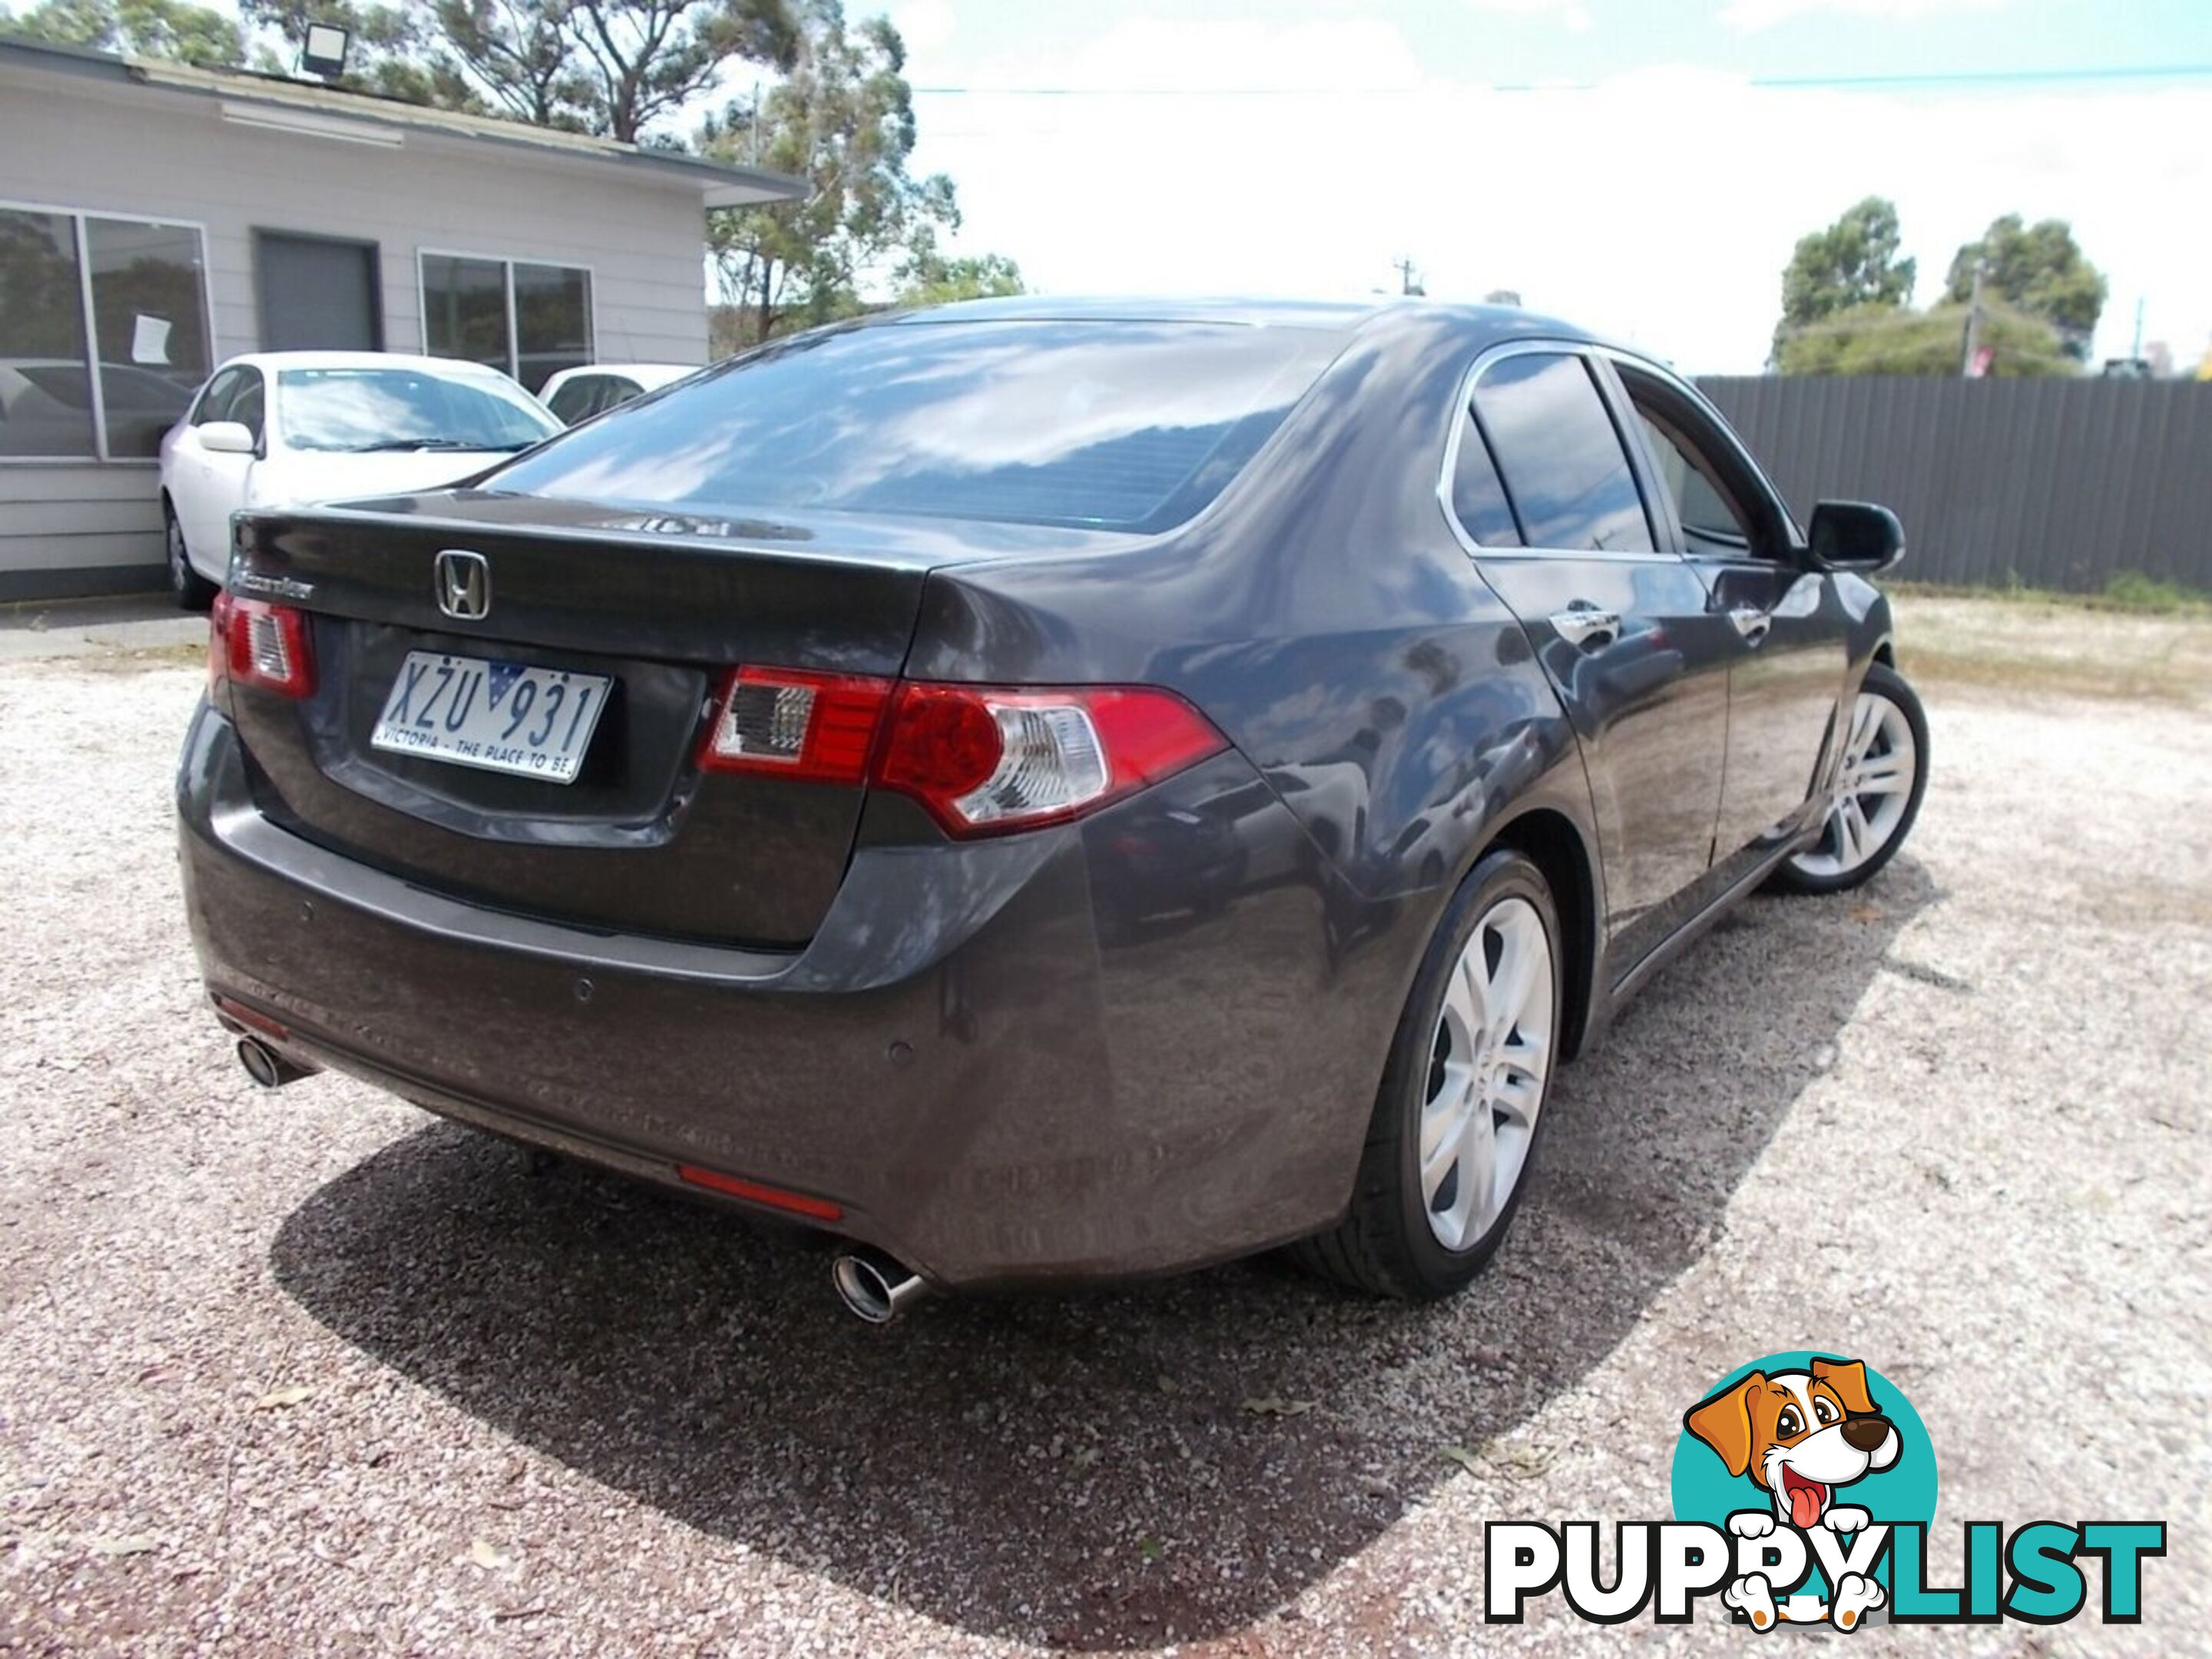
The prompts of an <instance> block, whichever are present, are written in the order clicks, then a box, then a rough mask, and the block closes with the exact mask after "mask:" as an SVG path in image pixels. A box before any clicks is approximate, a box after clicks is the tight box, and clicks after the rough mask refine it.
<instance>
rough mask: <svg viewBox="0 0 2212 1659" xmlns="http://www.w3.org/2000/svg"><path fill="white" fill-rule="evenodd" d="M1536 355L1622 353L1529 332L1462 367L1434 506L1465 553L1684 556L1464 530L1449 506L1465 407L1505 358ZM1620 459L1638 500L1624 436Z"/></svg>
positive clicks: (1651, 559) (1617, 558) (1646, 560)
mask: <svg viewBox="0 0 2212 1659" xmlns="http://www.w3.org/2000/svg"><path fill="white" fill-rule="evenodd" d="M1539 355H1541V356H1547V357H1580V358H1583V359H1585V360H1587V359H1588V358H1589V357H1591V356H1597V355H1604V356H1620V355H1622V354H1620V353H1616V352H1613V350H1612V349H1610V348H1608V347H1602V346H1598V345H1595V344H1593V343H1591V342H1589V341H1588V340H1565V339H1552V338H1541V339H1538V338H1531V339H1518V340H1504V341H1500V342H1499V343H1497V344H1496V345H1492V346H1489V347H1486V348H1485V349H1483V350H1482V351H1481V352H1480V353H1478V354H1477V355H1476V356H1475V359H1474V362H1471V363H1469V364H1468V367H1467V370H1466V372H1465V373H1464V374H1462V375H1461V376H1460V379H1459V390H1458V392H1457V393H1456V394H1455V396H1454V397H1453V399H1452V404H1451V409H1450V411H1449V415H1448V416H1447V418H1448V419H1449V422H1450V424H1449V429H1448V430H1447V431H1446V433H1445V435H1444V459H1443V469H1442V470H1441V471H1439V472H1438V473H1437V507H1438V508H1439V510H1441V511H1442V512H1443V515H1444V523H1445V524H1447V525H1449V526H1450V527H1451V533H1452V535H1453V536H1454V537H1455V538H1456V539H1457V540H1458V542H1459V544H1460V546H1461V547H1462V549H1463V550H1465V551H1466V553H1467V555H1468V557H1469V558H1474V559H1516V560H1518V559H1599V560H1602V561H1604V562H1607V563H1608V564H1680V562H1682V556H1681V555H1680V553H1675V552H1669V551H1668V550H1665V549H1663V548H1662V549H1661V550H1658V551H1656V552H1652V553H1643V552H1632V551H1628V550H1607V549H1603V548H1577V547H1526V546H1523V547H1486V546H1485V545H1484V544H1482V543H1480V542H1479V541H1477V540H1475V539H1474V537H1472V536H1470V535H1468V533H1467V526H1464V525H1462V523H1461V522H1460V521H1459V513H1458V512H1457V511H1456V509H1455V508H1454V507H1453V506H1452V480H1453V477H1454V476H1455V474H1456V473H1457V471H1459V447H1460V443H1461V441H1462V439H1463V438H1464V437H1465V436H1466V434H1467V428H1468V422H1470V421H1471V420H1473V419H1474V416H1472V415H1471V414H1470V413H1469V412H1468V411H1469V410H1470V409H1471V408H1472V406H1473V405H1474V389H1475V386H1477V385H1478V384H1479V383H1480V381H1481V379H1482V377H1483V375H1484V374H1487V373H1488V372H1489V371H1490V370H1491V369H1492V368H1495V367H1496V366H1497V365H1498V364H1499V363H1502V362H1505V361H1506V360H1507V359H1508V358H1510V357H1530V356H1539ZM1628 361H1629V362H1632V363H1634V364H1636V365H1637V366H1638V368H1642V367H1644V360H1643V359H1641V358H1638V357H1630V358H1629V359H1628ZM1592 390H1594V391H1596V392H1598V395H1599V397H1600V398H1601V400H1602V398H1603V397H1604V392H1603V389H1602V388H1601V387H1599V386H1596V385H1595V382H1593V383H1592ZM1612 418H1613V411H1612V410H1611V409H1610V408H1609V407H1608V408H1607V410H1606V419H1607V421H1608V422H1610V421H1611V420H1612ZM1616 436H1618V434H1616ZM1492 459H1493V460H1495V459H1496V457H1495V456H1493V457H1492ZM1620 459H1621V463H1622V465H1625V466H1626V467H1627V468H1628V474H1629V477H1630V478H1631V479H1632V481H1633V482H1634V483H1635V484H1636V493H1637V496H1638V500H1639V501H1641V500H1642V497H1643V494H1644V481H1643V479H1641V478H1640V477H1637V471H1636V462H1635V458H1634V457H1633V456H1632V455H1631V454H1630V453H1629V451H1628V445H1627V442H1626V440H1625V439H1624V440H1622V441H1621V450H1620ZM1504 475H1505V469H1504V465H1503V464H1502V463H1500V464H1499V465H1498V477H1499V479H1500V480H1501V482H1502V481H1504ZM1505 489H1506V491H1507V494H1508V496H1509V498H1510V495H1511V492H1512V489H1513V486H1512V485H1511V484H1510V483H1506V484H1505ZM1514 511H1515V517H1516V520H1518V517H1519V509H1518V508H1517V507H1516V509H1515V510H1514ZM1644 511H1645V517H1646V518H1647V520H1648V519H1649V517H1650V504H1649V503H1648V502H1647V503H1644Z"/></svg>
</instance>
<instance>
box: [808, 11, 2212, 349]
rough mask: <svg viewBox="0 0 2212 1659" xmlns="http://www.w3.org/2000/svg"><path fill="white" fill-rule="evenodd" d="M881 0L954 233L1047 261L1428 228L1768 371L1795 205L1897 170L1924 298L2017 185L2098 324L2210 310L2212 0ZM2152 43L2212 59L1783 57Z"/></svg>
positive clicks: (2132, 53) (1671, 335)
mask: <svg viewBox="0 0 2212 1659" xmlns="http://www.w3.org/2000/svg"><path fill="white" fill-rule="evenodd" d="M848 6H849V8H850V9H851V10H852V11H853V12H854V13H855V14H858V13H860V12H863V11H865V10H866V9H868V8H867V6H866V0H848ZM890 10H891V12H892V15H893V16H894V17H895V19H896V21H897V22H898V23H899V25H900V27H901V28H902V31H903V32H904V33H905V35H906V37H907V40H908V51H909V61H908V76H909V78H910V80H911V81H912V82H914V84H915V87H916V88H918V89H919V90H918V91H917V95H916V99H915V104H916V110H917V113H918V117H919V122H920V128H921V155H920V156H919V158H918V159H919V161H920V162H921V165H922V167H924V168H925V169H940V168H941V169H943V170H944V171H945V172H947V173H951V175H952V176H953V178H954V179H956V180H957V182H958V185H959V189H960V199H961V202H962V204H963V208H964V210H965V211H966V215H967V228H966V232H965V234H963V237H962V239H961V246H962V248H963V251H967V252H982V251H997V252H1006V253H1009V254H1012V256H1014V257H1015V258H1017V259H1018V260H1019V261H1020V262H1021V266H1022V270H1023V272H1024V276H1026V277H1027V278H1028V279H1029V282H1030V286H1031V287H1033V288H1036V289H1041V290H1043V291H1047V292H1053V293H1079V292H1107V293H1121V292H1213V293H1218V292H1233V293H1250V294H1269V295H1273V294H1306V295H1358V294H1364V293H1367V292H1369V291H1370V290H1373V289H1379V288H1386V287H1387V288H1389V289H1393V290H1395V286H1396V283H1397V275H1396V272H1395V270H1393V269H1392V261H1394V260H1395V259H1396V258H1399V257H1400V256H1406V257H1409V258H1412V259H1413V262H1414V264H1415V265H1416V267H1417V269H1418V270H1419V273H1420V275H1421V276H1422V277H1423V278H1424V279H1425V282H1426V284H1427V288H1428V291H1429V293H1430V294H1431V295H1435V296H1438V297H1451V298H1471V299H1479V298H1480V297H1481V295H1483V294H1485V293H1486V292H1487V291H1488V290H1490V289H1497V288H1508V289H1516V290H1518V291H1519V292H1520V293H1521V294H1522V296H1523V298H1524V300H1525V301H1526V302H1527V303H1528V304H1529V305H1530V306H1532V307H1538V308H1540V309H1543V310H1547V311H1551V312H1554V313H1559V314H1560V315H1563V316H1566V317H1569V318H1571V319H1574V320H1576V321H1577V322H1581V323H1583V324H1586V325H1589V326H1592V327H1595V328H1598V329H1601V330H1603V331H1607V332H1609V333H1612V334H1613V335H1616V336H1620V337H1626V338H1627V339H1629V340H1632V341H1633V342H1634V343H1637V344H1638V345H1641V346H1643V347H1644V348H1646V349H1650V350H1651V351H1653V352H1655V353H1657V354H1659V355H1661V356H1665V357H1668V358H1670V359H1672V360H1673V361H1674V362H1676V363H1678V364H1679V365H1680V366H1681V367H1682V368H1686V369H1687V370H1690V371H1692V372H1698V373H1708V372H1728V371H1742V372H1750V371H1754V370H1756V369H1757V368H1759V366H1760V364H1761V362H1762V361H1763V359H1764V358H1765V353H1766V349H1767V343H1768V339H1769V337H1770V335H1771V331H1772V328H1773V325H1774V321H1775V317H1776V314H1777V312H1778V306H1779V291H1780V273H1781V270H1782V267H1783V265H1784V264H1785V263H1786V262H1787V261H1788V259H1789V257H1790V248H1791V246H1792V245H1793V244H1794V243H1795V242H1796V239H1797V238H1798V237H1799V236H1800V235H1802V234H1804V233H1805V232H1806V231H1807V230H1808V229H1811V228H1814V227H1816V226H1818V225H1820V224H1824V223H1826V222H1827V221H1829V220H1831V219H1832V218H1833V217H1834V216H1836V215H1837V214H1838V213H1839V212H1840V211H1841V210H1843V209H1844V208H1846V207H1848V206H1850V204H1852V203H1853V202H1856V201H1857V200H1858V199H1859V198H1860V197H1863V196H1866V195H1869V194H1879V195H1884V196H1887V197H1891V198H1892V199H1893V200H1894V201H1895V202H1896V204H1897V205H1898V209H1899V214H1900V216H1901V217H1902V220H1903V226H1904V234H1905V251H1906V252H1910V253H1913V254H1916V255H1917V256H1918V258H1919V261H1920V294H1919V296H1918V297H1919V299H1920V300H1921V301H1923V303H1924V302H1925V301H1929V300H1930V299H1932V298H1934V297H1935V296H1936V294H1937V293H1938V292H1939V291H1940V289H1941V287H1942V281H1943V276H1944V272H1945V270H1946V269H1947V268H1948V265H1949V264H1950V259H1951V256H1952V254H1953V253H1954V252H1955V251H1956V249H1957V247H1958V246H1959V244H1960V242H1961V241H1964V240H1968V239H1970V238H1971V237H1972V236H1973V235H1975V234H1978V232H1979V231H1980V230H1981V228H1983V227H1984V225H1986V224H1987V223H1988V222H1989V221H1990V219H1991V218H1992V217H1994V216H1996V215H1997V214H2000V213H2003V212H2007V211H2012V210H2017V211H2019V212H2021V213H2023V214H2025V215H2026V216H2027V217H2028V218H2029V219H2030V220H2034V219H2037V218H2040V217H2044V216H2058V217H2061V218H2065V219H2069V220H2071V221H2072V222H2073V224H2074V228H2075V233H2076V234H2077V235H2078V237H2079V238H2080V240H2081V244H2082V246H2083V247H2084V249H2085V250H2086V251H2087V253H2088V255H2089V257H2090V258H2092V259H2093V261H2095V263H2096V264H2098V265H2099V267H2100V269H2102V270H2104V271H2105V273H2106V276H2107V277H2108V278H2109V279H2110V281H2111V284H2112V295H2111V298H2110V299H2109V301H2107V303H2106V311H2105V317H2104V321H2103V323H2102V325H2100V330H2099V337H2098V343H2097V347H2098V355H2099V356H2112V355H2118V354H2119V353H2122V352H2124V351H2125V350H2126V349H2128V346H2129V343H2130V337H2131V336H2132V334H2133V331H2134V325H2135V310H2136V301H2137V300H2138V299H2141V300H2142V301H2143V302H2144V305H2145V321H2144V337H2145V338H2146V340H2154V339H2164V340H2166V341H2167V342H2168V343H2170V344H2171V345H2172V348H2173V349H2174V351H2175V352H2176V354H2177V356H2180V357H2183V358H2185V359H2186V360H2190V361H2194V360H2195V359H2196V358H2197V356H2200V355H2201V354H2202V353H2203V351H2204V350H2205V349H2206V348H2207V346H2208V344H2212V0H1430V3H1425V4H1423V3H1415V0H1405V3H1397V0H1365V3H1352V0H1279V3H1274V4H1267V5H1261V4H1256V3H1241V4H1240V3H1234V0H1087V3H1084V4H1081V5H1070V6H1065V7H1063V6H1060V5H1046V4H1039V3H1036V0H896V3H893V4H892V5H891V6H890ZM2141 66H2168V67H2170V66H2193V67H2195V68H2197V70H2199V73H2198V74H2197V75H2196V76H2193V77H2191V76H2164V77H2160V78H2152V79H2130V80H2124V81H2111V82H2100V81H2088V80H2069V81H2050V82H2044V81H2034V80H2019V81H2015V82H2008V83H2005V84H2002V85H1990V84H1986V83H1984V84H1971V83H1955V84H1948V85H1944V86H1941V87H1914V88H1874V89H1869V88H1850V87H1838V86H1818V87H1778V86H1768V85H1760V84H1758V82H1763V81H1771V80H1776V79H1784V78H1789V79H1798V78H1804V77H1866V76H1900V75H1911V76H1929V75H1953V74H1959V73H1962V72H1972V73H1974V74H1978V75H1989V74H2007V75H2015V76H2021V75H2026V74H2028V73H2031V72H2036V71H2045V70H2084V69H2116V68H2136V67H2141ZM935 88H966V89H969V90H961V91H952V90H933V89H935ZM1039 88H1048V89H1054V91H1053V92H1050V93H1046V92H1040V91H1038V90H1036V89H1039ZM1069 94H1074V95H1069Z"/></svg>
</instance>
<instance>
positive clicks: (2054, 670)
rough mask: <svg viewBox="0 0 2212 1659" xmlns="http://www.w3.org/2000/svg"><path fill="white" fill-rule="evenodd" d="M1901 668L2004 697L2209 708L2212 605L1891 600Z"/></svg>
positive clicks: (1989, 597) (1914, 596)
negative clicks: (2163, 607)
mask: <svg viewBox="0 0 2212 1659" xmlns="http://www.w3.org/2000/svg"><path fill="white" fill-rule="evenodd" d="M1894 603H1895V609H1896V616H1897V650H1898V660H1899V665H1900V666H1902V667H1903V668H1904V670H1905V672H1906V673H1907V674H1909V675H1911V677H1912V678H1915V679H1916V680H1923V681H1926V682H1929V683H1930V684H1934V683H1938V682H1941V683H1944V684H1950V685H1954V686H1960V687H1973V688H1976V689H1979V690H1989V691H1996V692H2002V693H2038V692H2040V693H2047V694H2055V695H2058V696H2077V697H2104V698H2111V699H2113V700H2115V701H2119V702H2157V703H2166V704H2169V705H2173V706H2179V707H2183V708H2201V707H2205V706H2207V705H2208V704H2212V610H2206V611H2195V610H2186V611H2172V612H2166V613H2155V614H2154V613H2150V612H2146V611H2122V610H2119V609H2118V608H2117V607H2114V606H2111V605H2096V606H2091V605H2080V604H2073V605H2065V604H2052V603H2051V602H2049V600H2048V599H2047V597H2046V596H2043V595H2032V596H2029V597H2027V598H2024V599H2015V598H2011V597H2008V596H2005V595H2001V594H1996V593H1991V592H1982V593H1981V594H1979V595H1978V597H1976V598H1972V599H1956V598H1946V597H1939V596H1936V595H1934V594H1930V593H1923V592H1906V593H1901V594H1898V595H1895V596H1894Z"/></svg>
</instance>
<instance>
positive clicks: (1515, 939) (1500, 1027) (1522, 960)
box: [1486, 915, 1536, 1036]
mask: <svg viewBox="0 0 2212 1659" xmlns="http://www.w3.org/2000/svg"><path fill="white" fill-rule="evenodd" d="M1535 926H1536V921H1535V919H1534V917H1533V916H1532V917H1529V918H1528V920H1527V921H1523V920H1522V918H1521V917H1519V916H1517V915H1516V917H1514V918H1513V920H1512V921H1510V923H1509V924H1507V925H1506V926H1504V927H1500V928H1499V929H1498V969H1497V971H1496V972H1495V973H1494V974H1493V975H1492V976H1491V981H1490V994H1489V996H1488V997H1487V998H1486V1002H1487V1004H1488V1007H1489V1012H1490V1017H1491V1020H1492V1029H1493V1030H1495V1031H1496V1032H1497V1034H1498V1035H1499V1036H1503V1035H1504V1032H1505V1031H1510V1030H1512V1028H1513V1025H1514V1023H1515V1022H1516V1021H1517V1020H1518V1019H1519V1018H1521V1014H1522V1010H1524V1009H1526V1008H1527V1007H1528V994H1529V992H1530V991H1532V990H1534V988H1535V984H1536V951H1535V950H1534V947H1533V946H1532V945H1530V944H1529V942H1528V931H1527V930H1528V929H1529V928H1533V927H1535Z"/></svg>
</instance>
